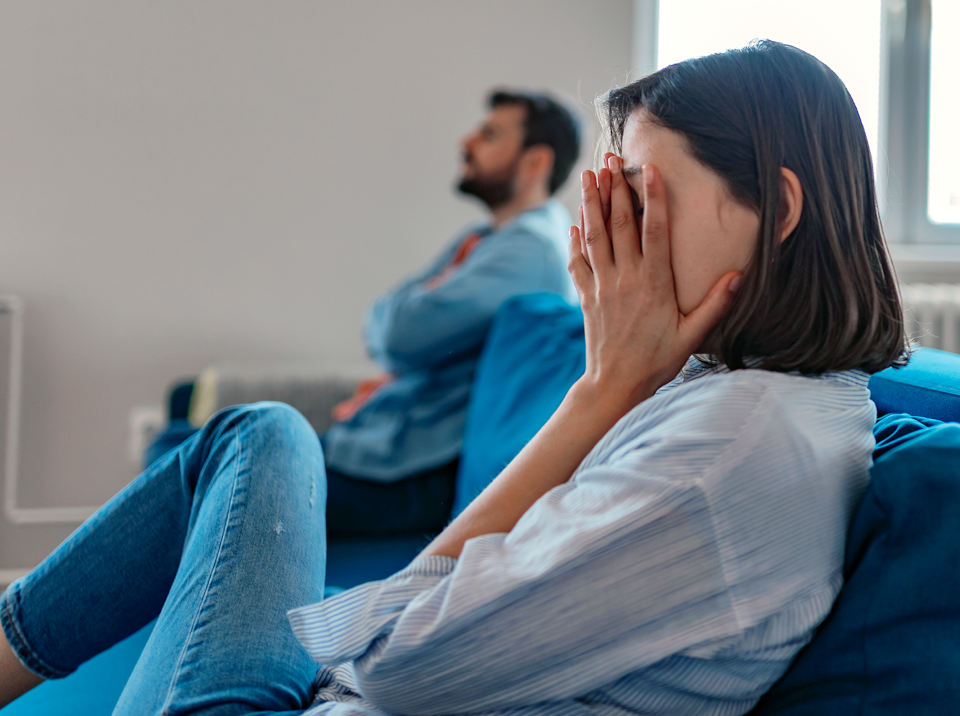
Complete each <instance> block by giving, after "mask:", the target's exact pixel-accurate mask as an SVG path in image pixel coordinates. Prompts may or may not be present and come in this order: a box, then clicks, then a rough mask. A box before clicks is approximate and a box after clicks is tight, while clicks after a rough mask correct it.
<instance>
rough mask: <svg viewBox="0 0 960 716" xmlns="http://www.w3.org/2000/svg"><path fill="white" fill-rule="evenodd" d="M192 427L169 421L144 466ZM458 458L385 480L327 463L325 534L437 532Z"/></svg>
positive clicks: (446, 517) (450, 496)
mask: <svg viewBox="0 0 960 716" xmlns="http://www.w3.org/2000/svg"><path fill="white" fill-rule="evenodd" d="M196 432H197V429H196V428H195V427H193V426H192V425H191V424H190V423H189V422H187V421H186V420H172V421H170V425H168V426H167V428H166V430H164V431H163V432H162V433H160V435H159V436H158V437H157V438H156V440H154V442H153V443H152V444H151V445H150V447H149V448H147V451H146V452H145V453H144V456H143V459H144V469H146V468H148V467H149V466H150V465H152V464H153V463H154V462H155V461H156V460H159V459H160V458H161V457H162V456H163V455H165V454H166V453H167V452H168V451H170V450H172V449H174V448H176V447H178V446H179V445H180V444H181V443H182V442H183V441H184V440H187V439H188V438H190V437H191V436H192V435H194V434H195V433H196ZM322 444H323V440H322V438H321V445H322ZM458 462H459V461H458V460H453V461H452V462H449V463H447V464H445V465H440V466H438V467H434V468H431V469H429V470H425V471H423V472H418V473H414V474H412V475H407V476H406V477H405V478H404V479H402V480H397V481H396V482H389V483H384V482H377V481H375V480H367V479H364V478H362V477H357V476H354V475H347V474H345V473H342V472H340V471H339V470H335V469H332V468H330V467H327V537H328V538H330V539H337V538H341V537H347V538H350V537H382V536H387V535H393V534H401V533H407V534H409V533H420V534H435V533H437V532H439V531H440V530H442V529H443V528H444V527H445V526H446V524H447V521H448V520H449V519H450V510H451V508H452V507H453V501H454V495H455V491H456V483H457V467H458Z"/></svg>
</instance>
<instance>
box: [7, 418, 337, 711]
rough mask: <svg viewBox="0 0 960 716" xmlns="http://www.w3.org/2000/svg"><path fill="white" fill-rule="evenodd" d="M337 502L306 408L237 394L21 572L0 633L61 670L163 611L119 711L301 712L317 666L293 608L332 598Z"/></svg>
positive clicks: (22, 652)
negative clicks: (296, 629) (295, 624)
mask: <svg viewBox="0 0 960 716" xmlns="http://www.w3.org/2000/svg"><path fill="white" fill-rule="evenodd" d="M325 501H326V482H325V475H324V464H323V454H322V451H321V448H320V443H319V441H318V440H317V437H316V434H315V433H314V432H313V430H312V429H311V427H310V425H309V424H308V423H307V422H306V420H304V419H303V417H302V416H300V414H299V413H297V412H296V411H295V410H293V409H292V408H290V407H288V406H286V405H282V404H278V403H258V404H255V405H251V406H244V407H238V408H228V409H226V410H224V411H221V412H220V413H218V414H217V415H216V416H214V417H213V418H211V420H210V421H209V422H208V424H207V425H206V426H205V427H204V428H203V430H201V431H200V432H199V433H197V434H196V435H194V436H193V437H191V438H190V439H189V440H187V441H186V442H185V443H183V445H181V446H180V448H178V449H177V450H175V451H172V452H169V453H167V454H166V455H165V456H164V457H163V458H162V459H161V460H159V461H158V462H156V463H154V464H153V465H151V466H150V468H149V469H148V470H147V471H146V472H144V473H143V474H142V475H141V476H140V477H138V478H137V479H136V480H134V481H133V482H132V483H131V484H130V485H129V486H128V487H127V488H125V489H124V490H123V491H121V492H120V493H119V494H118V495H117V496H116V497H114V498H113V499H112V500H111V501H110V502H108V503H107V504H106V505H105V506H104V507H103V508H102V509H100V510H99V511H98V512H97V513H96V514H95V515H94V516H93V517H92V518H91V519H90V520H88V521H87V522H86V523H85V524H84V525H83V526H82V527H81V528H80V529H78V530H77V531H76V532H75V533H74V534H73V535H72V536H71V537H69V538H68V539H67V540H66V542H64V543H63V544H62V545H61V546H60V547H59V548H58V549H57V550H56V551H55V552H54V553H53V554H52V555H51V556H50V557H49V558H48V559H47V560H45V561H44V562H43V563H42V564H41V565H40V566H39V567H38V568H37V569H35V570H34V571H33V572H31V573H30V574H29V575H28V576H26V577H24V578H23V579H21V580H18V581H17V582H14V583H13V584H12V585H10V587H9V588H8V589H7V590H6V592H4V594H3V595H2V597H0V622H2V626H3V630H4V633H5V635H6V637H7V640H8V641H9V642H10V643H11V645H12V646H13V647H14V649H15V651H16V653H17V654H18V655H19V657H20V659H21V660H22V661H23V662H24V663H25V664H26V665H27V666H28V667H29V668H30V669H31V670H32V671H34V672H36V673H37V674H40V675H41V676H44V677H47V678H56V677H62V676H65V675H67V674H69V673H71V672H72V671H74V670H75V669H76V668H77V666H79V665H80V664H81V663H83V662H84V661H86V660H87V659H89V658H91V657H92V656H94V655H96V654H97V653H99V652H100V651H102V650H104V649H106V648H107V647H109V646H110V645H112V644H114V643H116V642H118V641H120V640H121V639H124V638H125V637H127V636H129V635H130V634H132V633H134V632H135V631H137V630H138V629H139V628H140V627H142V626H143V625H144V624H146V623H148V622H149V621H150V620H152V619H153V618H155V617H157V625H156V628H155V629H154V630H153V632H152V634H151V636H150V639H149V641H148V642H147V645H146V647H145V649H144V651H143V654H142V655H141V657H140V660H139V661H138V663H137V666H136V668H135V669H134V672H133V675H132V676H131V678H130V680H129V681H128V683H127V686H126V688H125V690H124V692H123V694H122V696H121V698H120V702H119V704H118V705H117V710H116V711H115V712H114V713H115V714H116V715H117V716H121V715H126V714H130V715H133V714H144V713H163V714H178V713H192V712H193V711H195V710H199V709H205V710H204V713H206V714H216V715H217V716H220V715H223V716H226V715H228V714H239V713H244V714H251V713H275V712H281V713H283V712H294V713H295V712H299V711H301V710H303V709H305V708H306V707H307V706H308V705H309V704H310V701H311V699H312V696H313V686H312V682H313V679H314V676H315V674H316V670H317V666H316V664H315V663H314V662H313V660H312V659H311V658H310V657H309V655H308V654H307V653H306V651H304V649H303V647H302V646H301V645H300V644H299V643H298V642H297V640H296V638H295V637H294V635H293V632H292V630H291V628H290V625H289V622H288V620H287V611H288V610H290V609H291V608H294V607H297V606H300V605H303V604H309V603H311V602H316V601H318V600H320V599H322V597H323V588H324V572H325V558H326V539H325V517H324V505H325ZM158 615H159V616H158Z"/></svg>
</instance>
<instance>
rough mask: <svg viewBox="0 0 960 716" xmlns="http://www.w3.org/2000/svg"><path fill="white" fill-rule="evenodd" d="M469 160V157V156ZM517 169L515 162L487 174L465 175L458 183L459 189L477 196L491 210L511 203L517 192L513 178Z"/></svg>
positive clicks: (463, 192)
mask: <svg viewBox="0 0 960 716" xmlns="http://www.w3.org/2000/svg"><path fill="white" fill-rule="evenodd" d="M467 161H468V162H469V158H467ZM516 171H517V162H514V163H513V164H511V165H510V166H509V167H507V168H506V169H504V170H503V171H500V172H497V173H496V174H493V175H490V174H488V175H487V176H482V175H479V174H478V175H475V176H472V177H464V178H463V179H461V180H460V183H459V184H457V191H459V192H460V193H461V194H466V195H468V196H475V197H477V198H478V199H479V200H480V201H482V202H483V203H484V204H486V205H487V207H488V208H489V209H491V210H493V209H497V208H499V207H501V206H503V205H504V204H507V203H509V202H510V201H511V200H512V199H513V197H514V194H515V190H514V186H513V179H514V176H515V175H516Z"/></svg>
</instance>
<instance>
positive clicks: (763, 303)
mask: <svg viewBox="0 0 960 716" xmlns="http://www.w3.org/2000/svg"><path fill="white" fill-rule="evenodd" d="M602 103H603V108H604V109H605V111H606V114H607V125H608V126H607V129H608V131H609V133H610V138H611V140H612V143H613V146H614V148H615V150H616V152H617V153H618V154H619V153H620V150H621V147H622V142H623V131H624V127H625V126H626V123H627V120H628V119H629V117H630V116H631V115H632V114H633V113H634V112H636V111H637V110H644V111H645V112H646V114H647V116H648V118H649V119H650V121H653V122H656V123H657V124H659V125H660V126H662V127H666V128H667V129H671V130H674V131H676V132H679V133H681V134H682V135H683V136H684V137H685V138H686V141H687V146H688V148H689V150H690V152H691V154H692V155H693V156H694V157H695V158H696V159H697V160H698V161H700V162H701V163H702V164H703V165H704V166H706V167H707V168H709V169H711V170H712V171H714V172H716V173H717V175H718V176H719V177H720V178H721V179H722V180H723V181H724V183H725V184H726V186H727V188H728V190H729V191H730V193H731V195H732V196H733V197H734V198H735V199H736V200H737V201H739V202H740V203H741V204H742V205H744V206H747V207H750V208H752V209H753V210H755V211H756V212H757V214H758V215H759V217H760V234H759V237H758V239H757V245H756V250H755V251H754V255H753V259H752V261H751V263H750V265H749V266H748V267H747V269H746V271H745V273H744V277H743V283H742V284H741V286H740V288H739V289H738V290H737V293H736V297H735V298H734V301H733V304H732V306H731V308H730V310H729V311H728V312H727V313H726V315H725V316H724V317H723V318H722V319H721V321H720V323H719V324H718V326H717V328H716V329H714V332H713V333H712V334H711V336H710V338H709V340H708V342H707V345H708V346H709V347H710V350H711V351H713V352H715V355H716V360H718V361H720V362H722V363H725V364H726V365H727V366H729V367H730V368H732V369H736V368H743V367H744V358H745V357H749V356H755V357H757V358H759V359H761V360H762V363H761V365H760V367H761V368H766V369H768V370H776V371H799V372H801V373H822V372H825V371H830V370H846V369H850V368H861V369H863V370H865V371H867V372H869V373H874V372H876V371H878V370H881V369H883V368H886V367H887V366H889V365H891V364H903V363H905V362H906V356H907V350H908V344H907V341H906V334H905V331H904V326H903V314H902V311H901V306H900V298H899V292H898V290H897V280H896V276H895V274H894V271H893V267H892V265H891V263H890V259H889V256H888V255H887V250H886V245H885V243H884V240H883V232H882V229H881V226H880V215H879V213H878V211H877V198H876V190H875V188H874V179H873V163H872V159H871V157H870V148H869V146H868V145H867V137H866V133H865V132H864V130H863V124H862V123H861V121H860V115H859V114H858V113H857V108H856V106H855V105H854V103H853V99H852V98H851V97H850V94H849V92H847V88H846V87H845V86H844V84H843V82H841V80H840V78H839V77H837V75H836V74H834V72H833V71H832V70H831V69H830V68H829V67H827V66H826V65H824V64H823V63H822V62H820V61H819V60H817V59H816V58H815V57H812V56H811V55H808V54H807V53H806V52H803V51H802V50H798V49H797V48H795V47H791V46H789V45H783V44H781V43H779V42H771V41H769V40H763V41H759V42H755V43H752V44H751V45H749V46H747V47H745V48H743V49H741V50H730V51H728V52H723V53H719V54H716V55H708V56H706V57H699V58H696V59H692V60H687V61H685V62H681V63H679V64H676V65H670V66H669V67H665V68H663V69H662V70H660V71H658V72H655V73H654V74H652V75H649V76H648V77H644V78H643V79H641V80H638V81H637V82H634V83H633V84H631V85H628V86H627V87H623V88H621V89H616V90H613V91H611V92H610V93H609V94H608V95H607V96H606V97H605V98H604V99H603V100H602ZM781 167H786V168H787V169H790V170H792V171H793V172H794V173H795V174H796V175H797V177H798V178H799V180H800V185H801V187H802V188H803V209H802V211H801V214H800V221H799V223H798V224H797V227H796V228H795V229H794V230H793V232H792V233H791V234H790V235H789V236H788V237H787V238H786V239H784V240H783V241H780V240H779V237H780V226H781V217H780V216H778V211H779V208H780V203H781V196H780V177H781V174H780V168H781Z"/></svg>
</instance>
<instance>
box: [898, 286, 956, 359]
mask: <svg viewBox="0 0 960 716" xmlns="http://www.w3.org/2000/svg"><path fill="white" fill-rule="evenodd" d="M901 291H902V295H903V315H904V319H905V323H906V328H907V333H908V334H909V335H910V337H911V338H912V339H913V341H914V342H915V343H918V344H919V345H921V346H924V347H925V348H940V349H942V350H945V351H951V352H953V353H960V284H952V283H938V284H929V283H912V284H902V285H901Z"/></svg>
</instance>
